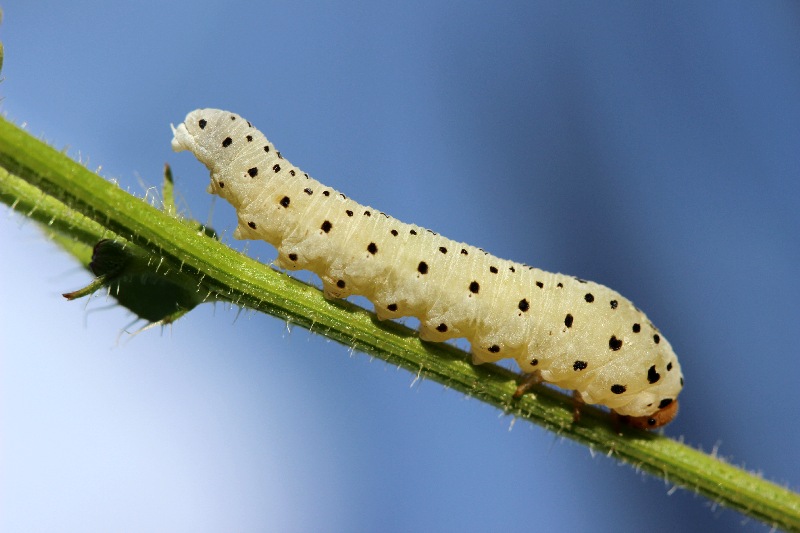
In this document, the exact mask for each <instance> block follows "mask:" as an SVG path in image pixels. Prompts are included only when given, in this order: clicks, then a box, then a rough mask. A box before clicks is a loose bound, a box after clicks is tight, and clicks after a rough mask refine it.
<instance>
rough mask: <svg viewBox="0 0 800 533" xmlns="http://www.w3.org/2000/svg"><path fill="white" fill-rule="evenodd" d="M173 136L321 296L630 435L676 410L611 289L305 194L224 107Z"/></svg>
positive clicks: (637, 322)
mask: <svg viewBox="0 0 800 533" xmlns="http://www.w3.org/2000/svg"><path fill="white" fill-rule="evenodd" d="M173 133H174V138H173V140H172V147H173V149H174V150H175V151H182V150H189V151H190V152H192V153H193V154H194V155H195V156H196V157H197V158H198V159H199V160H200V161H201V162H202V163H203V164H204V165H205V166H206V167H207V168H208V169H209V171H210V172H211V183H210V185H209V187H208V191H209V192H210V193H212V194H217V195H219V196H221V197H222V198H224V199H226V200H227V201H228V202H230V203H231V204H232V205H233V206H234V207H235V208H236V210H237V215H238V219H239V223H238V226H237V228H236V231H235V232H234V237H235V238H237V239H262V240H264V241H267V242H268V243H270V244H272V245H274V246H275V247H276V248H277V249H278V259H277V260H276V264H277V266H279V267H281V268H286V269H290V270H298V269H305V270H310V271H312V272H314V273H316V274H317V275H318V276H319V277H320V278H321V279H322V285H323V290H324V293H325V296H326V297H328V298H345V297H347V296H349V295H351V294H357V295H362V296H365V297H366V298H368V299H369V300H371V301H372V303H373V304H374V306H375V313H376V314H377V315H378V318H380V319H390V318H397V317H402V316H414V317H416V318H418V319H419V321H420V329H419V336H420V338H421V339H423V340H426V341H435V342H441V341H445V340H448V339H451V338H455V337H465V338H466V339H467V340H469V342H470V344H471V348H472V354H473V362H474V363H476V364H480V363H484V362H494V361H498V360H500V359H507V358H511V359H514V360H516V362H517V363H518V364H519V366H520V368H521V369H522V370H523V371H524V372H528V373H532V374H533V376H534V378H536V379H541V380H543V381H546V382H548V383H553V384H555V385H558V386H559V387H562V388H565V389H573V390H575V391H576V392H577V394H578V395H579V396H580V399H581V400H583V401H584V402H586V403H590V404H601V405H605V406H607V407H609V408H610V409H611V410H613V411H614V412H616V413H617V414H619V415H622V416H624V417H627V420H628V422H629V423H630V424H631V425H634V426H636V427H642V428H654V427H659V426H662V425H664V424H666V423H667V422H669V421H670V420H672V418H673V417H674V416H675V414H676V413H677V405H678V402H677V401H676V398H677V396H678V393H679V392H680V390H681V388H682V386H683V376H682V374H681V370H680V366H679V364H678V359H677V357H676V356H675V354H674V352H673V351H672V347H671V346H670V344H669V342H667V341H666V339H664V338H663V337H662V336H661V335H660V334H659V333H658V331H657V330H656V329H655V327H653V326H652V324H651V322H650V321H649V320H648V319H647V317H646V316H645V315H644V314H643V313H642V312H641V311H639V310H638V309H637V308H636V307H635V306H634V305H633V304H632V303H631V302H630V301H629V300H627V299H626V298H624V297H622V296H621V295H620V294H618V293H617V292H615V291H613V290H611V289H609V288H607V287H604V286H603V285H599V284H597V283H593V282H590V281H585V280H582V279H578V278H575V277H572V276H565V275H563V274H552V273H549V272H544V271H542V270H539V269H536V268H533V267H527V266H526V265H522V264H519V263H515V262H512V261H507V260H503V259H500V258H497V257H494V256H492V255H490V254H488V253H486V252H484V251H483V250H481V249H479V248H476V247H474V246H469V245H467V244H463V243H458V242H455V241H452V240H450V239H447V238H445V237H442V236H440V235H437V234H436V233H433V232H431V231H429V230H425V229H424V228H420V227H419V226H413V225H409V224H405V223H402V222H400V221H398V220H396V219H394V218H392V217H390V216H383V217H372V216H371V213H372V212H373V211H375V210H373V209H371V208H368V207H365V206H362V205H360V204H358V203H356V202H355V201H353V200H351V199H349V198H347V197H346V196H345V195H343V194H341V193H334V194H324V193H323V194H322V195H314V194H309V193H308V191H309V190H311V191H314V190H318V189H319V190H323V189H324V190H325V191H326V192H327V191H328V190H329V189H328V188H327V187H325V186H324V185H322V184H321V183H319V182H318V181H316V180H314V179H311V178H309V177H308V175H307V174H305V173H303V172H302V171H300V170H299V169H297V168H296V167H294V166H293V165H292V164H291V163H290V162H289V161H287V160H286V159H284V158H283V157H282V156H281V155H280V153H279V152H278V151H277V150H275V148H274V146H272V145H271V144H270V142H269V141H268V140H267V139H266V137H264V135H263V134H262V133H261V132H260V131H258V130H257V129H255V128H254V127H253V126H252V125H250V123H249V122H247V121H246V120H244V119H243V118H242V117H240V116H239V115H236V114H234V113H230V112H227V111H220V110H216V109H200V110H196V111H192V112H191V113H189V114H188V115H187V116H186V120H185V121H184V122H183V123H182V124H180V125H179V126H178V127H177V128H173ZM279 161H280V162H279ZM223 184H224V185H223ZM375 212H376V213H377V212H378V211H375ZM448 250H460V253H454V254H450V253H447V251H448Z"/></svg>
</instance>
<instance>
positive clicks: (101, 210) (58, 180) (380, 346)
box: [0, 119, 800, 530]
mask: <svg viewBox="0 0 800 533" xmlns="http://www.w3.org/2000/svg"><path fill="white" fill-rule="evenodd" d="M0 168H2V171H0V199H2V200H3V202H5V203H6V204H8V205H11V206H13V207H14V208H16V209H17V210H18V211H20V212H21V213H22V214H24V215H25V216H29V217H31V218H35V219H36V220H39V221H40V222H43V223H45V224H49V225H50V226H51V227H54V228H57V229H58V231H59V232H61V233H65V234H68V235H71V236H72V238H74V239H75V240H77V241H81V242H85V243H87V244H91V243H93V242H96V240H97V239H98V238H102V237H103V236H108V235H115V236H116V237H115V238H122V239H125V240H128V241H130V242H132V243H134V244H136V245H138V246H140V247H141V248H142V249H144V250H145V251H146V252H148V253H150V254H153V257H155V258H157V259H158V260H157V261H153V262H152V263H153V264H154V269H155V268H156V266H155V265H160V266H159V267H158V268H161V269H163V268H164V265H167V266H171V267H172V268H173V269H177V270H180V271H182V272H184V273H187V274H189V275H190V276H191V277H190V278H188V279H192V280H194V283H195V287H196V290H198V291H201V290H202V291H212V292H213V295H214V297H215V298H224V299H226V300H229V301H232V302H235V303H237V304H238V305H242V306H246V307H249V308H252V309H256V310H259V311H263V312H265V313H269V314H272V315H274V316H277V317H279V318H280V319H282V320H286V321H288V322H291V323H293V324H297V325H300V326H302V327H305V328H308V329H310V330H312V331H314V332H316V333H319V334H322V335H325V336H328V337H330V338H332V339H334V340H337V341H339V342H341V343H342V344H345V345H347V346H351V347H353V348H355V349H357V350H360V351H363V352H366V353H368V354H370V355H373V356H375V357H376V358H379V359H382V360H384V361H387V362H389V363H391V364H393V365H397V366H401V367H403V368H405V369H407V370H409V371H410V372H412V373H413V374H416V375H419V376H422V377H426V378H429V379H432V380H435V381H437V382H440V383H443V384H445V385H447V386H448V387H451V388H453V389H456V390H458V391H461V392H463V393H465V394H469V395H470V396H473V397H475V398H478V399H480V400H481V401H484V402H486V403H489V404H491V405H494V406H496V407H497V408H498V409H501V410H502V411H503V412H505V413H507V414H509V415H512V416H514V417H518V418H522V419H525V420H528V421H530V422H533V423H535V424H538V425H540V426H543V427H545V428H547V429H549V430H551V431H554V432H555V433H557V434H558V435H560V436H562V437H567V438H570V439H572V440H575V441H577V442H580V443H583V444H585V445H587V446H589V447H590V448H592V449H593V450H596V451H599V452H602V453H605V454H608V455H610V456H613V457H616V458H618V459H619V460H622V461H625V462H628V463H630V464H632V465H633V466H634V467H635V468H637V469H640V470H644V471H646V472H649V473H650V474H652V475H654V476H657V477H661V478H663V479H665V480H667V481H668V482H669V483H671V484H675V485H677V486H681V487H684V488H686V489H689V490H693V491H696V492H698V493H700V494H702V495H704V496H706V497H708V498H710V499H711V500H713V501H714V502H716V503H718V504H721V505H725V506H727V507H730V508H733V509H735V510H737V511H739V512H741V513H743V514H745V515H748V516H751V517H754V518H756V519H758V520H761V521H763V522H766V523H767V524H770V525H773V526H775V527H779V528H783V529H787V530H800V496H798V494H796V493H793V492H791V491H790V490H788V489H786V488H783V487H780V486H777V485H775V484H773V483H770V482H768V481H765V480H764V479H761V478H760V477H758V476H757V475H754V474H752V473H749V472H746V471H744V470H742V469H740V468H737V467H735V466H732V465H730V464H727V463H725V462H724V461H721V460H719V459H718V458H716V457H714V456H712V455H709V454H705V453H702V452H700V451H697V450H694V449H692V448H690V447H689V446H687V445H685V444H682V443H680V442H677V441H675V440H672V439H669V438H667V437H664V436H662V435H658V434H652V433H645V432H640V431H637V430H633V429H627V428H626V429H623V430H622V431H621V432H620V431H617V430H616V429H615V428H614V425H613V424H612V423H611V422H610V420H609V417H608V415H607V414H606V413H605V412H602V411H600V410H597V409H593V408H585V410H584V412H583V417H582V419H581V422H580V423H577V424H575V423H573V422H572V400H571V398H570V397H569V396H567V395H565V394H562V393H559V392H557V391H555V390H553V389H550V388H548V387H536V388H534V390H535V396H534V395H525V396H523V397H522V398H520V399H514V398H513V397H512V395H513V394H514V390H515V388H516V386H517V380H518V378H519V376H518V375H517V374H515V373H513V372H511V371H508V370H506V369H503V368H501V367H498V366H495V365H481V366H473V365H472V364H470V363H469V357H468V355H467V354H465V353H464V352H462V351H459V350H457V349H455V348H453V347H451V346H449V345H447V344H431V343H424V342H422V341H420V340H419V338H418V337H417V336H416V334H415V332H413V331H411V330H409V329H408V328H406V327H404V326H401V325H399V324H396V323H394V322H388V323H379V322H377V321H376V319H375V317H374V315H373V314H372V313H370V312H367V311H366V310H364V309H362V308H359V307H357V306H354V305H351V304H349V303H348V302H337V303H331V302H329V301H326V300H325V299H324V298H323V297H322V294H321V292H320V291H319V290H317V289H316V288H314V287H311V286H309V285H306V284H304V283H301V282H299V281H297V280H295V279H293V278H291V277H289V276H287V275H285V274H282V273H279V272H276V271H274V270H272V269H271V268H269V267H267V266H265V265H263V264H261V263H258V262H256V261H254V260H252V259H249V258H248V257H245V256H243V255H241V254H240V253H238V252H236V251H234V250H232V249H230V248H228V247H227V246H225V245H223V244H221V243H219V242H218V241H216V240H215V239H212V238H209V237H207V236H206V235H205V234H204V233H203V232H202V231H198V230H197V229H196V228H193V227H190V226H189V225H187V224H184V223H181V222H180V221H179V220H177V219H175V218H173V217H172V216H170V215H169V214H167V213H165V212H163V211H161V210H158V209H156V208H154V207H152V206H150V205H148V204H147V203H145V202H144V201H142V200H140V199H137V198H135V197H133V196H131V195H130V194H128V193H126V192H124V191H122V190H120V189H119V188H118V187H116V186H114V185H113V184H111V183H109V182H107V181H106V180H104V179H103V178H101V177H100V176H98V175H96V174H94V173H92V172H90V171H88V170H87V169H86V168H84V167H82V166H81V165H79V164H77V163H75V162H74V161H72V160H71V159H69V158H68V157H67V156H65V155H64V154H62V153H59V152H57V151H56V150H53V149H52V148H50V147H48V146H47V145H45V144H43V143H41V142H39V141H37V140H36V139H34V138H33V137H31V136H30V135H28V134H27V133H25V132H24V131H22V130H20V129H19V128H17V127H15V126H14V125H12V124H10V123H9V122H7V121H5V120H2V119H0ZM464 405H469V404H464Z"/></svg>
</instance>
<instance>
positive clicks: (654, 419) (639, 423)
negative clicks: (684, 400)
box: [621, 400, 678, 429]
mask: <svg viewBox="0 0 800 533" xmlns="http://www.w3.org/2000/svg"><path fill="white" fill-rule="evenodd" d="M677 414H678V400H672V401H671V402H670V403H669V404H667V405H666V406H664V407H662V408H661V409H659V410H658V411H656V412H655V413H653V414H651V415H647V416H623V417H621V418H622V420H623V421H624V422H625V423H626V424H627V425H629V426H631V427H634V428H637V429H656V428H660V427H661V426H664V425H666V424H669V423H670V422H671V421H672V419H673V418H675V416H676V415H677Z"/></svg>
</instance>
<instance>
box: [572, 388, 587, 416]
mask: <svg viewBox="0 0 800 533" xmlns="http://www.w3.org/2000/svg"><path fill="white" fill-rule="evenodd" d="M584 405H586V402H584V401H583V396H581V393H580V392H578V391H576V390H574V391H572V422H573V423H574V424H577V423H578V422H580V421H581V407H583V406H584Z"/></svg>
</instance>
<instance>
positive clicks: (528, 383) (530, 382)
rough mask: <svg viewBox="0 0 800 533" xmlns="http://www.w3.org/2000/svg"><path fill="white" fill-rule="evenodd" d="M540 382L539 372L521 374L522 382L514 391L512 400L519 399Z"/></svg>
mask: <svg viewBox="0 0 800 533" xmlns="http://www.w3.org/2000/svg"><path fill="white" fill-rule="evenodd" d="M541 382H542V376H541V374H539V372H531V373H530V374H523V376H522V380H521V381H520V383H519V386H518V387H517V390H515V391H514V395H513V398H520V397H522V395H523V394H525V393H526V392H529V391H530V390H531V389H532V388H533V387H535V386H536V385H538V384H539V383H541Z"/></svg>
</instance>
